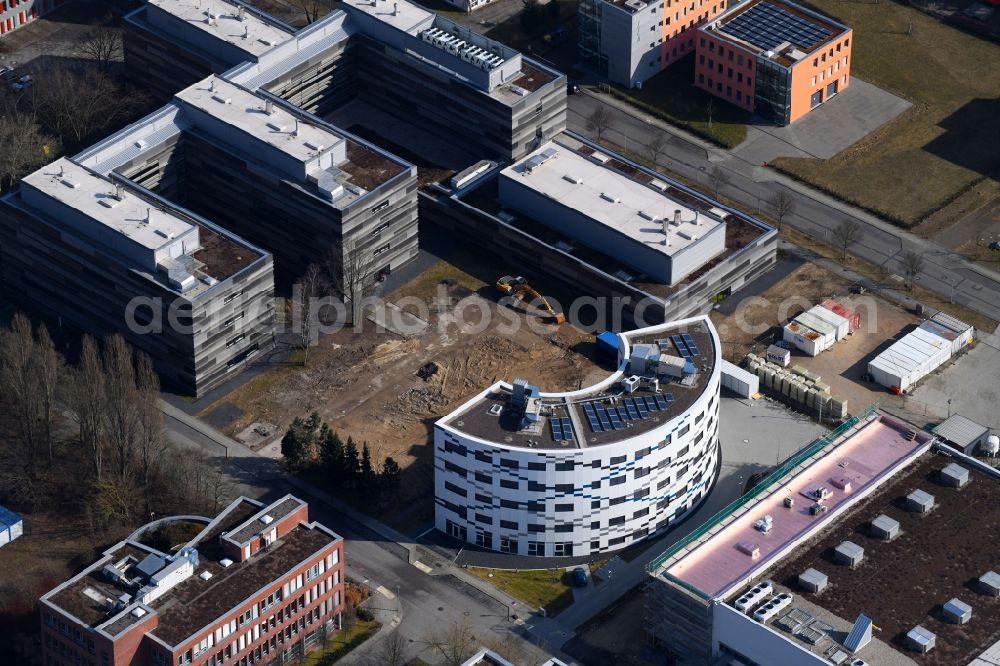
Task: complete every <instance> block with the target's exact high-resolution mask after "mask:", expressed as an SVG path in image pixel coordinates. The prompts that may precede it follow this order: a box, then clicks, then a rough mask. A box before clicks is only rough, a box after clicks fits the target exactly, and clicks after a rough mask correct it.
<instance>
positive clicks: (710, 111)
mask: <svg viewBox="0 0 1000 666" xmlns="http://www.w3.org/2000/svg"><path fill="white" fill-rule="evenodd" d="M705 112H706V115H707V116H708V129H712V116H714V115H715V97H714V96H712V95H711V94H709V96H708V103H707V104H706V105H705Z"/></svg>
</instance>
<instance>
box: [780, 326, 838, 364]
mask: <svg viewBox="0 0 1000 666" xmlns="http://www.w3.org/2000/svg"><path fill="white" fill-rule="evenodd" d="M782 338H783V339H784V341H785V342H788V343H791V344H793V345H795V347H796V349H799V350H801V351H802V352H803V353H806V354H808V355H809V356H817V355H819V353H820V352H822V351H825V350H826V349H827V348H829V347H830V346H831V345H832V344H833V343H834V342H835V339H834V335H833V332H832V329H831V330H830V332H828V333H826V334H824V333H821V332H820V331H817V330H815V329H813V328H811V327H809V326H806V325H805V324H803V323H802V322H800V321H797V320H796V321H792V322H789V323H788V324H786V325H785V328H784V329H783V333H782Z"/></svg>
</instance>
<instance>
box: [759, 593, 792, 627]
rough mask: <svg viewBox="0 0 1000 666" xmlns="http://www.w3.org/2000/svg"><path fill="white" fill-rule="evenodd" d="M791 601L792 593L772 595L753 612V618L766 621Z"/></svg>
mask: <svg viewBox="0 0 1000 666" xmlns="http://www.w3.org/2000/svg"><path fill="white" fill-rule="evenodd" d="M791 603H792V595H790V594H787V593H785V592H781V593H779V594H776V595H774V596H773V597H771V598H770V599H768V600H767V603H765V604H764V605H763V606H761V607H760V608H758V609H757V610H755V611H754V612H753V619H755V620H757V621H758V622H761V623H766V622H768V621H769V620H770V619H771V618H773V617H774V616H775V615H777V614H778V613H780V612H781V611H783V610H784V609H785V608H787V607H788V606H789V605H791Z"/></svg>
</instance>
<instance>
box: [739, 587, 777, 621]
mask: <svg viewBox="0 0 1000 666" xmlns="http://www.w3.org/2000/svg"><path fill="white" fill-rule="evenodd" d="M772 592H774V586H773V585H772V584H771V581H769V580H762V581H761V582H759V583H757V584H756V585H754V586H753V587H751V588H750V589H749V590H747V591H746V592H744V593H743V594H742V595H741V596H740V597H739V598H738V599H737V600H736V603H735V606H736V610H739V611H743V612H744V613H747V612H749V611H750V609H752V608H753V607H754V606H756V605H757V604H759V603H760V602H761V601H763V600H764V598H765V597H767V596H768V595H770V594H771V593H772Z"/></svg>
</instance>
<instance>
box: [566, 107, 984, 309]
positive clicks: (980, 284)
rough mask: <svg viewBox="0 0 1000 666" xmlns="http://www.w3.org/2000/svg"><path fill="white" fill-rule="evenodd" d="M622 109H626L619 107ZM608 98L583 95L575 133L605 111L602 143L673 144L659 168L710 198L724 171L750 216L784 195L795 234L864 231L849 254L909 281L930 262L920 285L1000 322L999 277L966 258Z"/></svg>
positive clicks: (639, 147) (729, 191) (571, 120)
mask: <svg viewBox="0 0 1000 666" xmlns="http://www.w3.org/2000/svg"><path fill="white" fill-rule="evenodd" d="M618 104H620V103H618ZM618 104H616V103H614V102H612V101H609V100H606V99H605V98H604V96H603V95H598V94H588V93H581V94H576V95H573V96H571V97H570V98H569V113H568V125H569V128H570V129H572V130H574V131H576V132H579V133H581V134H584V135H586V136H589V137H591V138H593V137H594V133H593V132H591V131H590V130H589V129H588V128H587V120H586V119H587V117H588V116H590V115H591V114H592V113H593V111H594V109H595V108H597V107H598V106H600V105H604V106H606V107H607V108H608V109H609V110H610V111H611V112H612V121H611V123H610V126H609V128H608V129H607V130H605V131H604V133H603V136H602V138H603V139H605V140H609V141H612V142H614V143H615V144H617V145H620V146H622V147H624V148H626V149H627V150H630V151H632V152H634V153H638V154H645V152H646V148H645V146H647V145H649V143H650V142H651V140H652V137H653V136H655V135H656V134H657V133H660V134H663V135H664V136H666V138H667V148H666V150H665V151H664V152H665V154H664V155H663V156H661V157H660V159H659V164H660V165H661V166H663V167H665V168H666V169H667V170H668V171H674V172H675V173H677V174H679V175H680V176H682V177H684V178H687V179H689V180H692V181H695V182H697V183H699V185H700V186H701V187H702V189H704V190H705V191H706V192H709V193H711V192H712V191H713V187H712V184H711V180H710V178H709V176H708V174H709V173H710V172H711V170H712V169H713V168H714V167H716V166H718V167H720V168H721V169H723V171H724V172H725V174H726V175H727V176H728V182H727V183H725V184H723V185H722V186H721V187H720V189H719V192H720V194H723V195H725V196H727V197H729V198H730V199H733V200H734V201H738V202H740V203H741V204H742V207H743V208H744V210H747V211H749V212H755V211H759V210H760V208H761V207H764V208H765V210H766V207H767V201H768V199H770V198H771V197H772V196H774V194H775V193H776V192H779V191H781V190H784V191H786V192H788V194H790V195H791V196H792V197H793V198H794V200H795V212H794V214H793V215H790V216H789V217H788V218H786V220H785V223H786V224H788V225H789V226H791V227H793V228H795V229H797V230H799V231H801V232H803V233H805V234H809V235H810V236H813V237H815V238H819V239H823V240H825V241H827V242H832V241H833V229H835V228H836V227H837V225H838V224H840V223H841V221H843V220H845V219H849V220H852V221H854V222H856V223H857V224H859V225H860V226H861V228H862V230H863V232H864V235H863V237H862V238H861V240H860V241H859V242H858V243H856V244H855V245H853V246H851V247H850V248H849V250H848V252H849V253H850V254H852V255H854V256H857V257H859V258H861V259H864V260H866V261H868V262H870V263H872V264H875V265H878V266H885V268H886V269H888V270H889V271H891V272H893V273H896V274H898V275H903V274H905V270H904V268H903V265H902V263H901V260H902V257H903V256H904V255H906V254H907V253H908V252H911V251H913V252H917V253H919V254H920V255H921V256H922V258H923V267H922V270H921V271H920V273H919V274H918V275H917V277H916V282H917V284H918V285H920V286H922V287H924V288H925V289H928V290H930V291H932V292H934V293H936V294H938V295H940V296H942V297H943V298H947V299H950V300H951V301H952V302H954V303H958V304H961V305H965V306H967V307H969V308H970V309H972V310H975V311H976V312H979V313H981V314H983V315H985V316H987V317H989V318H991V319H994V320H997V321H1000V281H998V280H997V279H995V277H994V276H995V274H992V275H991V274H990V273H989V272H986V273H984V272H983V271H982V270H981V269H980V270H977V268H976V267H972V266H971V265H970V263H969V262H968V261H967V260H965V259H964V258H963V257H961V256H959V255H957V254H955V253H954V252H952V251H951V250H949V249H948V248H946V247H944V246H941V245H938V244H937V243H935V242H933V241H930V240H926V239H923V238H919V237H917V236H914V235H913V234H910V233H908V232H906V231H903V230H901V229H898V228H895V227H892V226H891V225H890V224H889V223H888V222H885V221H882V220H878V219H875V218H873V216H871V215H869V214H867V213H865V212H863V211H860V210H858V209H855V208H853V207H851V206H849V205H847V204H843V203H841V202H838V201H836V200H834V199H832V198H831V197H827V196H825V195H823V194H821V193H818V192H815V191H812V190H809V188H807V187H805V186H803V185H801V184H798V183H794V182H792V181H790V180H789V179H786V178H785V177H783V176H781V175H780V174H778V173H776V172H775V171H774V170H773V169H769V168H767V167H763V166H761V165H757V164H748V163H747V162H744V161H742V160H740V159H739V158H737V157H734V156H732V155H731V154H730V153H728V152H727V151H725V150H723V149H714V148H711V149H706V148H704V147H703V146H701V145H698V144H696V143H694V142H692V141H689V140H687V139H685V138H683V137H681V136H678V135H676V134H673V133H671V131H670V128H669V126H666V125H665V124H664V123H661V122H660V121H658V120H655V119H652V118H649V117H647V116H646V115H645V114H643V113H642V112H640V111H632V110H630V111H628V112H626V111H624V110H623V109H622V108H620V107H619V105H618Z"/></svg>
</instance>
